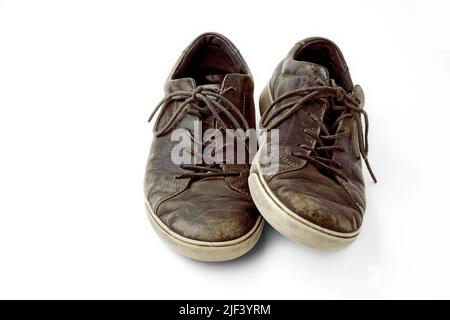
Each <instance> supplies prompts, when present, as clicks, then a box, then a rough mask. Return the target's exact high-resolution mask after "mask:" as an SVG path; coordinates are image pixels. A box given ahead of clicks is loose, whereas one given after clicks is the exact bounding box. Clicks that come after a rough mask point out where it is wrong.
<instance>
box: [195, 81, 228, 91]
mask: <svg viewBox="0 0 450 320" xmlns="http://www.w3.org/2000/svg"><path fill="white" fill-rule="evenodd" d="M198 87H199V88H205V89H217V90H220V88H221V87H222V84H221V83H209V84H202V85H199V86H198Z"/></svg>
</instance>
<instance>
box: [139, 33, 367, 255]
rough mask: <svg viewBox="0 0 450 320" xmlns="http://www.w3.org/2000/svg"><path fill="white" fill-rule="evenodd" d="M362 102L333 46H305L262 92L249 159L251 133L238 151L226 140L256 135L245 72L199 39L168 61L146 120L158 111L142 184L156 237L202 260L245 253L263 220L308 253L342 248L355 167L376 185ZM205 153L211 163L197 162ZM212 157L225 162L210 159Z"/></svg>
mask: <svg viewBox="0 0 450 320" xmlns="http://www.w3.org/2000/svg"><path fill="white" fill-rule="evenodd" d="M363 104H364V95H363V91H362V89H361V87H359V86H358V85H353V82H352V80H351V77H350V74H349V71H348V68H347V65H346V63H345V61H344V58H343V56H342V53H341V51H340V50H339V48H338V47H337V46H336V45H335V44H334V43H333V42H331V41H330V40H327V39H323V38H309V39H306V40H303V41H301V42H299V43H297V44H296V45H295V46H294V47H293V48H292V50H291V51H290V52H289V53H288V55H287V57H286V58H285V59H283V60H282V61H281V63H279V64H278V66H277V67H276V68H275V71H274V73H273V76H272V78H271V79H270V81H269V83H268V84H267V86H266V87H265V89H264V91H263V92H262V94H261V98H260V112H261V123H260V127H261V130H262V131H263V132H265V133H266V134H267V135H266V136H267V137H269V136H270V139H269V138H267V139H265V140H264V142H263V143H262V145H261V146H260V148H259V150H258V152H257V153H256V155H254V157H253V155H252V153H251V152H250V150H251V149H252V148H251V146H250V144H251V143H250V138H249V135H246V136H245V138H242V136H241V138H242V139H241V140H240V142H241V143H243V144H244V147H245V148H239V147H238V146H235V145H233V144H232V143H231V144H230V141H231V142H236V141H237V140H236V139H234V138H236V137H233V139H230V140H229V139H228V136H229V131H230V129H234V132H241V133H242V132H244V134H246V133H247V132H251V131H252V129H253V131H254V130H255V129H256V126H255V109H254V102H253V79H252V75H251V73H250V70H249V68H248V66H247V64H246V62H245V61H244V59H243V58H242V56H241V54H240V53H239V51H238V50H237V49H236V47H235V46H234V45H233V44H232V43H231V42H230V41H229V40H228V39H227V38H225V37H224V36H222V35H219V34H216V33H206V34H202V35H200V36H199V37H198V38H196V39H195V40H194V41H193V42H192V43H191V44H190V45H189V46H188V47H187V49H186V50H185V51H184V52H183V54H182V56H181V57H180V59H179V60H178V62H177V63H176V65H175V67H174V69H173V70H172V72H171V73H170V75H169V78H168V80H167V82H166V85H165V97H164V99H163V100H162V101H161V103H160V104H159V105H158V106H157V107H156V108H155V110H154V112H153V113H152V115H151V117H150V120H151V119H152V118H153V116H154V115H155V114H156V113H157V111H158V110H159V114H158V117H157V119H156V121H155V125H154V130H153V131H154V138H153V142H152V146H151V149H150V155H149V158H148V161H147V167H146V173H145V185H144V192H145V201H146V208H147V211H148V214H149V217H150V220H151V222H152V224H153V226H154V227H155V230H156V231H157V232H158V234H159V235H160V236H161V237H162V238H163V239H165V240H167V241H168V243H169V244H170V245H171V246H172V247H173V248H175V250H177V251H178V252H180V253H181V254H183V255H185V256H188V257H190V258H193V259H197V260H202V261H224V260H230V259H234V258H237V257H239V256H241V255H243V254H244V253H246V252H247V251H249V250H250V249H251V248H252V247H253V246H254V245H255V244H256V242H257V241H258V239H259V237H260V235H261V231H262V229H263V226H264V220H266V221H267V222H268V223H270V224H271V225H272V226H273V227H274V228H275V229H276V230H278V231H279V232H280V233H282V234H283V235H285V236H286V237H288V238H289V239H292V240H294V241H297V242H300V243H303V244H306V245H308V246H311V247H314V248H318V249H323V250H336V249H340V248H343V247H345V246H346V245H348V244H350V243H351V242H352V241H353V240H354V239H355V238H356V237H357V235H358V233H359V230H360V227H361V224H362V220H363V215H364V210H365V197H364V179H363V176H362V172H361V158H362V159H363V160H364V161H365V162H366V164H367V166H368V169H369V171H370V173H371V175H372V177H373V179H374V180H375V177H374V175H373V173H372V171H371V169H370V167H369V165H368V162H367V152H368V145H367V130H368V123H367V114H366V113H365V111H364V110H363ZM361 119H363V120H364V123H362V121H361ZM150 120H149V121H150ZM231 131H233V130H231ZM211 132H213V134H211ZM217 133H223V138H221V137H218V136H217ZM271 133H276V134H274V135H271ZM205 137H207V138H205ZM230 145H231V148H230ZM211 146H213V148H212V150H213V151H214V152H210V154H212V155H213V158H212V159H213V161H211V159H209V158H208V159H209V160H208V159H206V157H205V153H204V152H203V153H202V151H204V150H206V149H208V148H209V150H211ZM222 149H223V150H225V149H226V156H225V157H221V158H214V156H215V155H217V152H218V151H221V150H222ZM238 149H239V150H238ZM242 150H245V151H246V152H245V153H246V154H245V155H244V157H243V158H242V157H241V161H237V160H236V159H237V158H239V156H240V155H239V154H238V153H239V151H241V152H242ZM275 151H276V152H275ZM199 154H200V156H198V155H199ZM274 155H276V159H274ZM271 157H272V158H271ZM225 158H226V159H225ZM252 158H253V161H251V160H252ZM230 159H231V160H230ZM243 159H244V161H242V160H243ZM267 159H271V160H272V162H271V165H272V167H271V169H272V170H266V169H267V168H266V167H267V164H268V162H267ZM273 160H274V161H273ZM251 162H252V164H251V165H250V163H251ZM274 164H276V167H273V166H274ZM274 168H275V170H274ZM261 215H262V216H261ZM263 217H264V219H263Z"/></svg>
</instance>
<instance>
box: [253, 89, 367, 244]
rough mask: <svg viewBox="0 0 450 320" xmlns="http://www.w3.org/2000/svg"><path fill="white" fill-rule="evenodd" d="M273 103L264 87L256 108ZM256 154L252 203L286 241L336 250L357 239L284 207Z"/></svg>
mask: <svg viewBox="0 0 450 320" xmlns="http://www.w3.org/2000/svg"><path fill="white" fill-rule="evenodd" d="M272 101H273V99H272V97H271V94H270V89H269V87H268V86H266V88H265V89H264V90H263V93H262V94H261V98H260V108H261V110H264V109H265V108H266V107H267V105H269V104H270V103H271V102H272ZM259 154H260V153H259V152H258V153H257V154H256V156H255V157H254V159H253V163H252V166H251V170H250V176H249V179H248V184H249V188H250V193H251V195H252V198H253V201H254V202H255V205H256V207H257V208H258V210H259V212H260V213H261V215H262V216H263V217H264V219H265V220H266V221H267V222H268V223H269V224H270V225H271V226H272V227H273V228H274V229H275V230H277V231H278V232H279V233H281V234H282V235H284V236H285V237H286V238H288V239H290V240H292V241H295V242H297V243H301V244H304V245H307V246H309V247H311V248H315V249H319V250H324V251H336V250H340V249H343V248H345V247H347V246H348V245H350V244H351V243H352V242H353V241H354V240H355V239H356V237H357V236H358V234H359V230H358V231H356V232H353V233H340V232H336V231H333V230H329V229H326V228H323V227H321V226H319V225H316V224H314V223H312V222H310V221H308V220H306V219H304V218H302V217H301V216H299V215H298V214H295V213H294V212H292V211H291V210H290V209H289V208H288V207H286V206H285V205H284V204H283V203H282V202H281V201H280V200H279V199H278V198H277V197H276V196H275V195H274V194H273V193H272V191H271V190H270V188H269V186H268V185H267V182H266V180H265V179H264V177H263V176H262V174H261V169H260V164H259Z"/></svg>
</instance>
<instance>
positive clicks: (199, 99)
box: [148, 87, 249, 179]
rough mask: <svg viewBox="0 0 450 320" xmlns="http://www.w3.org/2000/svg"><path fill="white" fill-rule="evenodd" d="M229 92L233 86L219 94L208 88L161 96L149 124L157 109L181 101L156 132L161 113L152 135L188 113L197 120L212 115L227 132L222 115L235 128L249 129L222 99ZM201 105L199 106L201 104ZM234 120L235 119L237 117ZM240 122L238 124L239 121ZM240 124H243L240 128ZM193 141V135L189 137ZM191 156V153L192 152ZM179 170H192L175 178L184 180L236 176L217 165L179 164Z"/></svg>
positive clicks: (235, 108)
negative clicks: (196, 117)
mask: <svg viewBox="0 0 450 320" xmlns="http://www.w3.org/2000/svg"><path fill="white" fill-rule="evenodd" d="M230 90H235V88H233V87H228V88H226V89H224V90H222V91H221V92H219V91H218V90H215V89H211V88H203V87H197V88H196V89H195V90H192V91H188V90H180V91H175V92H173V93H171V94H169V95H167V96H166V97H164V98H163V99H162V100H161V101H160V102H159V103H158V105H157V106H156V107H155V109H154V110H153V112H152V114H151V115H150V117H149V119H148V122H150V121H152V119H153V118H154V117H155V115H156V113H157V112H158V110H160V109H165V108H167V106H169V105H170V104H171V103H174V102H181V103H180V104H179V105H177V106H176V108H175V110H174V112H173V114H172V116H171V117H170V118H169V120H167V122H166V123H165V124H164V125H163V127H162V128H160V129H157V127H158V124H159V122H160V121H161V116H162V114H163V112H160V113H159V115H158V117H157V119H156V124H155V126H154V128H153V133H154V135H155V136H157V137H158V136H162V135H164V134H166V133H168V132H170V131H171V130H173V129H174V128H175V126H176V125H177V123H179V121H180V120H181V119H182V118H183V117H184V116H185V114H187V113H191V114H194V115H196V116H198V117H199V118H201V119H202V118H203V117H204V116H205V115H209V114H212V116H213V117H214V119H216V120H217V122H218V123H219V125H220V126H221V127H222V128H223V129H226V128H227V125H226V124H225V122H224V120H223V118H222V114H223V115H224V116H225V117H226V118H227V119H229V120H230V121H231V123H232V125H233V126H234V128H235V129H243V130H248V128H249V125H248V123H247V121H246V120H245V118H244V116H243V115H242V113H241V111H240V110H239V109H238V107H236V106H235V105H234V104H233V103H232V102H231V101H230V100H228V99H227V98H225V97H224V96H223V94H225V93H226V92H228V91H230ZM200 104H202V106H201V105H200ZM235 115H236V116H237V118H236V116H235ZM238 120H239V121H240V122H239V121H238ZM241 124H242V125H241ZM191 139H192V135H191ZM191 153H192V150H191ZM180 167H181V168H182V169H185V170H189V171H192V172H190V173H186V174H182V175H178V176H176V177H175V178H176V179H184V178H199V179H201V178H207V177H219V176H224V177H225V176H238V175H240V173H239V172H235V171H225V168H224V167H223V166H219V165H218V164H181V165H180Z"/></svg>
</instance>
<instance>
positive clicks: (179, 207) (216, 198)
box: [157, 181, 259, 242]
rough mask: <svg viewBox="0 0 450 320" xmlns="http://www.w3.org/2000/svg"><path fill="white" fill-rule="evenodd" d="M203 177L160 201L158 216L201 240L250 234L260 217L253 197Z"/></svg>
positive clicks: (220, 239) (183, 233) (173, 227)
mask: <svg viewBox="0 0 450 320" xmlns="http://www.w3.org/2000/svg"><path fill="white" fill-rule="evenodd" d="M207 182H208V181H204V182H202V181H199V182H197V183H196V185H193V186H191V188H189V189H187V190H186V191H185V192H183V193H181V194H179V195H177V196H175V197H173V198H171V199H168V200H166V201H164V202H162V203H161V204H160V206H159V207H158V210H157V216H158V217H159V219H161V221H162V222H163V223H164V224H165V225H166V226H167V227H169V228H170V229H171V230H173V231H174V232H176V233H177V234H179V235H181V236H183V237H186V238H189V239H193V240H198V241H206V242H222V241H229V240H235V239H238V238H240V237H242V236H244V235H246V234H247V233H248V232H250V230H251V229H252V228H253V227H254V226H255V224H256V223H257V221H258V217H259V213H258V211H257V210H256V208H255V206H254V204H253V202H252V201H251V199H249V198H246V197H245V196H243V195H241V194H239V193H237V192H234V191H232V190H229V189H227V188H223V189H222V186H221V185H214V188H211V186H209V187H208V186H207V185H206V186H202V184H205V183H206V184H207Z"/></svg>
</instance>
